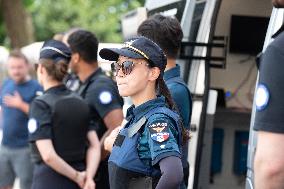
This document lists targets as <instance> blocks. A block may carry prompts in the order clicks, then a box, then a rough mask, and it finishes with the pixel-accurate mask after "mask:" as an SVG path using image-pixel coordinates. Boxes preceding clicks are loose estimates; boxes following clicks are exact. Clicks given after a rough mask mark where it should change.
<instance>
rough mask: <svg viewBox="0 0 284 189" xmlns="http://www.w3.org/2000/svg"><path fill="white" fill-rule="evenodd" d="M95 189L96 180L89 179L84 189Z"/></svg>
mask: <svg viewBox="0 0 284 189" xmlns="http://www.w3.org/2000/svg"><path fill="white" fill-rule="evenodd" d="M95 188H96V183H95V181H94V179H92V178H87V180H86V182H85V185H84V189H95Z"/></svg>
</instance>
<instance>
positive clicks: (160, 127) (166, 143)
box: [145, 116, 181, 165]
mask: <svg viewBox="0 0 284 189" xmlns="http://www.w3.org/2000/svg"><path fill="white" fill-rule="evenodd" d="M145 132H147V134H148V143H149V148H150V152H151V159H152V165H156V164H157V163H158V162H159V161H160V160H161V159H163V158H165V157H169V156H177V157H181V153H180V150H179V146H178V142H177V138H178V132H177V130H176V129H175V126H174V122H173V121H172V120H171V119H170V118H168V117H167V116H159V117H156V118H150V119H149V121H148V123H147V125H146V130H145Z"/></svg>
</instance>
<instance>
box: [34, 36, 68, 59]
mask: <svg viewBox="0 0 284 189" xmlns="http://www.w3.org/2000/svg"><path fill="white" fill-rule="evenodd" d="M39 58H40V59H51V60H53V61H54V62H55V63H56V62H58V61H59V60H62V59H63V60H65V61H66V62H68V63H69V61H70V59H71V50H70V48H69V47H67V46H66V45H65V44H64V43H62V42H61V41H57V40H48V41H45V42H44V44H43V46H42V48H41V50H40V55H39Z"/></svg>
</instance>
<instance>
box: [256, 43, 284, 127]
mask: <svg viewBox="0 0 284 189" xmlns="http://www.w3.org/2000/svg"><path fill="white" fill-rule="evenodd" d="M283 61H284V52H283V50H281V49H280V48H277V47H275V46H272V45H270V46H269V47H268V48H267V49H266V52H265V53H264V55H263V57H262V61H261V64H260V72H259V84H258V86H257V89H256V94H255V104H256V115H255V124H254V129H255V130H261V131H268V132H275V133H284V100H283V96H284V82H283V81H284V74H283V70H284V64H283Z"/></svg>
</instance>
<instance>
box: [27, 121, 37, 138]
mask: <svg viewBox="0 0 284 189" xmlns="http://www.w3.org/2000/svg"><path fill="white" fill-rule="evenodd" d="M28 129H29V132H30V134H33V133H34V132H35V131H36V130H37V122H36V120H35V119H34V118H31V119H30V120H29V122H28Z"/></svg>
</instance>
